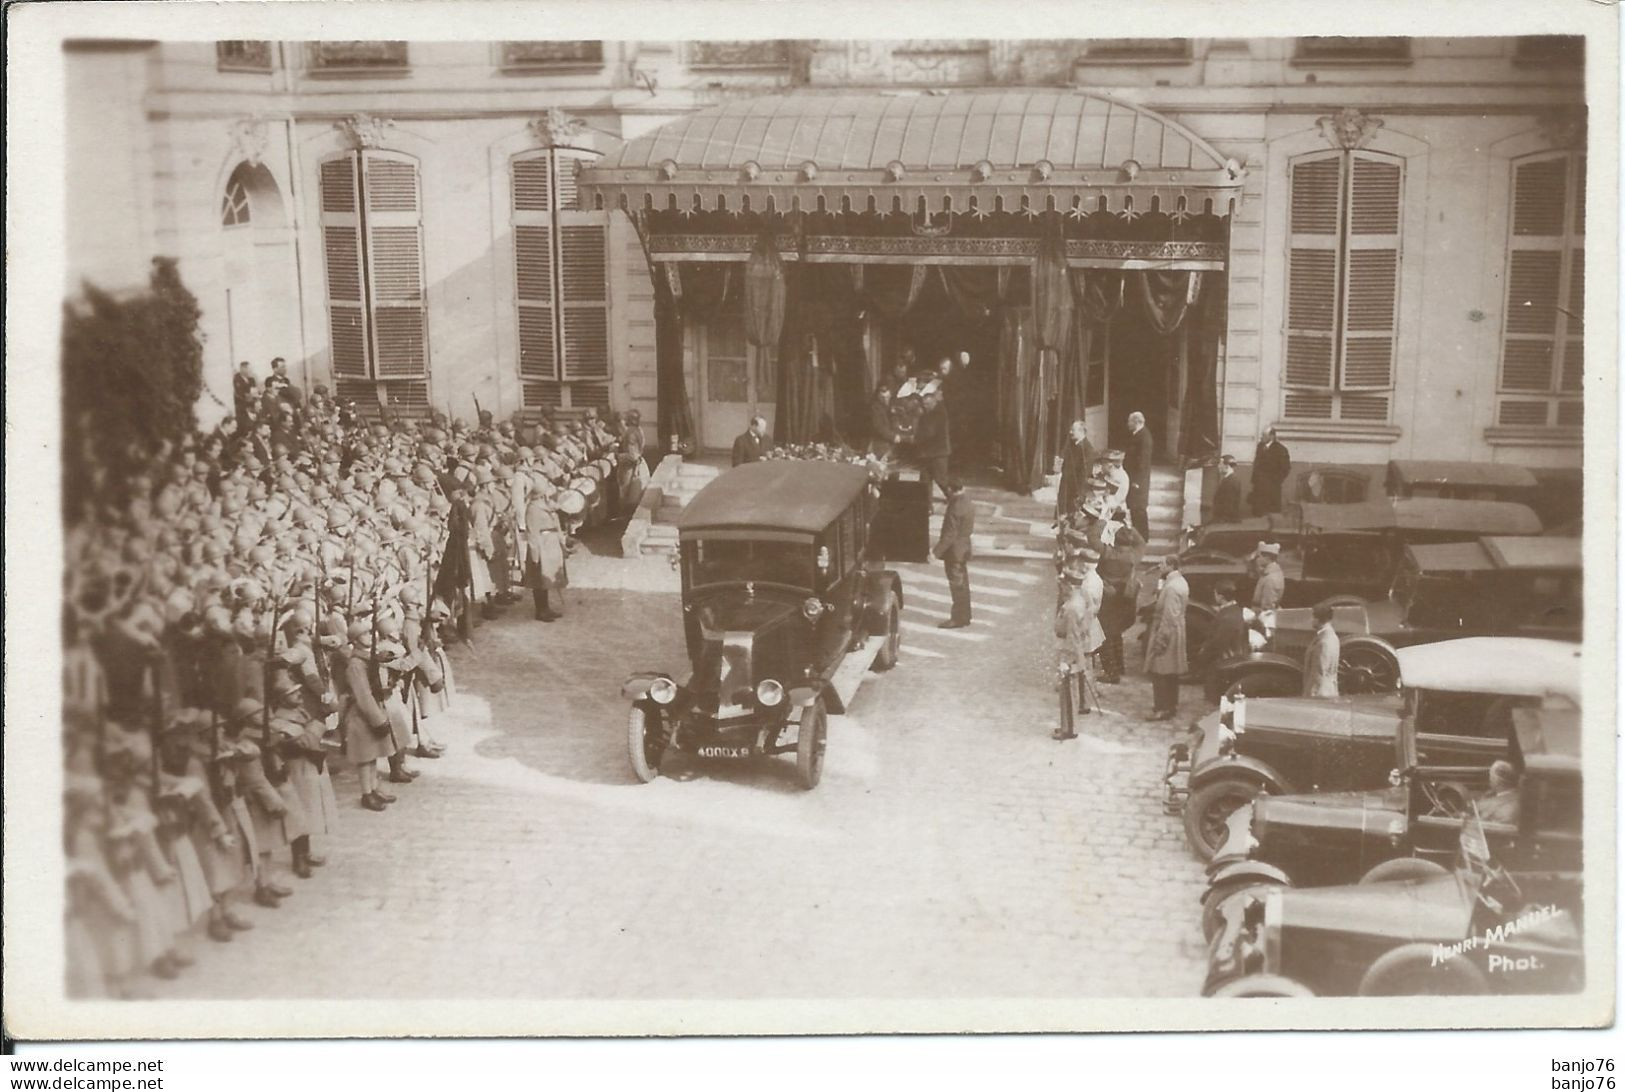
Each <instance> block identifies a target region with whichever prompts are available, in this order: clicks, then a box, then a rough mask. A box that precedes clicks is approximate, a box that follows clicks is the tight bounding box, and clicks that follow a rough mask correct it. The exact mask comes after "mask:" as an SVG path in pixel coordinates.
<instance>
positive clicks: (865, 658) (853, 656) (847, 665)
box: [829, 634, 886, 711]
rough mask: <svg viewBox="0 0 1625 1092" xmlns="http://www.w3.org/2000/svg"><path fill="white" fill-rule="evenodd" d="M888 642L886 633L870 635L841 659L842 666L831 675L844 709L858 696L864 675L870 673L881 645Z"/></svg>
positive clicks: (831, 687)
mask: <svg viewBox="0 0 1625 1092" xmlns="http://www.w3.org/2000/svg"><path fill="white" fill-rule="evenodd" d="M885 643H886V637H885V635H884V634H880V635H878V636H874V637H870V638H868V639H867V640H865V641H864V642H863V644H861V645H859V646H858V647H857V648H855V649H853V650H852V651H851V652H848V653H847V654H846V655H845V656H844V657H843V658H842V659H841V666H840V667H837V668H836V669H835V673H834V674H833V675H831V676H830V677H829V685H830V689H831V690H834V691H835V696H836V698H837V699H838V700H839V701H840V703H841V709H842V710H843V711H844V710H846V709H847V708H849V707H850V706H851V704H852V699H853V698H855V697H857V694H858V687H859V686H860V685H861V684H862V683H863V676H864V675H866V674H868V672H869V668H870V666H871V665H873V664H874V662H875V657H876V656H878V655H880V646H882V645H883V644H885Z"/></svg>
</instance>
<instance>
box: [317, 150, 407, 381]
mask: <svg viewBox="0 0 1625 1092" xmlns="http://www.w3.org/2000/svg"><path fill="white" fill-rule="evenodd" d="M321 197H322V247H323V250H324V251H325V253H326V257H327V310H328V315H329V319H330V323H331V327H332V342H333V376H334V379H335V381H336V385H337V388H338V391H337V393H338V394H339V395H340V397H349V398H355V399H356V400H357V401H358V403H360V404H361V405H363V406H367V405H370V404H380V405H388V406H392V407H394V408H397V409H400V410H402V411H404V412H423V411H426V410H427V409H428V395H429V383H428V379H429V346H428V334H427V320H428V315H427V307H426V301H425V298H424V290H423V203H422V199H421V187H420V184H419V180H418V165H417V161H416V160H413V159H411V158H409V157H407V156H404V155H400V154H397V153H394V152H383V151H373V150H367V151H360V152H346V153H344V154H343V155H340V156H337V157H335V158H332V159H328V160H325V161H324V162H323V163H322V165H321Z"/></svg>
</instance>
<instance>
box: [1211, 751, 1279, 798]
mask: <svg viewBox="0 0 1625 1092" xmlns="http://www.w3.org/2000/svg"><path fill="white" fill-rule="evenodd" d="M1223 777H1242V778H1247V779H1249V780H1253V781H1257V782H1259V783H1260V784H1261V785H1263V786H1264V788H1266V789H1268V790H1269V791H1270V792H1272V793H1290V792H1291V791H1292V786H1291V785H1290V784H1289V783H1288V782H1287V780H1286V778H1284V777H1282V776H1281V775H1280V774H1279V773H1278V772H1276V770H1275V768H1274V767H1273V766H1271V765H1270V764H1269V763H1267V762H1260V761H1259V760H1258V759H1256V758H1249V757H1248V756H1247V755H1220V756H1219V757H1217V758H1210V759H1208V760H1207V761H1206V762H1204V763H1202V765H1200V766H1198V767H1197V768H1196V769H1194V770H1192V771H1191V777H1190V791H1191V792H1193V793H1194V792H1195V791H1196V790H1197V789H1200V788H1201V787H1202V786H1204V785H1207V784H1209V783H1211V782H1214V781H1217V780H1219V779H1220V778H1223Z"/></svg>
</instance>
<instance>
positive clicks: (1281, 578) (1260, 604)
mask: <svg viewBox="0 0 1625 1092" xmlns="http://www.w3.org/2000/svg"><path fill="white" fill-rule="evenodd" d="M1256 552H1257V554H1258V558H1259V564H1260V565H1261V570H1260V572H1259V574H1258V583H1257V584H1255V585H1253V610H1254V611H1256V612H1258V613H1259V614H1263V613H1264V612H1265V611H1267V610H1275V609H1276V608H1278V607H1279V606H1280V605H1281V596H1283V595H1285V594H1286V573H1285V572H1283V571H1282V570H1281V546H1280V543H1276V542H1260V543H1259V544H1258V550H1257V551H1256Z"/></svg>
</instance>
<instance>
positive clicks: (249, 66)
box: [214, 41, 271, 72]
mask: <svg viewBox="0 0 1625 1092" xmlns="http://www.w3.org/2000/svg"><path fill="white" fill-rule="evenodd" d="M214 55H215V62H216V64H217V65H218V66H219V68H220V71H222V72H269V71H271V43H270V42H264V41H232V42H216V43H214Z"/></svg>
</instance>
